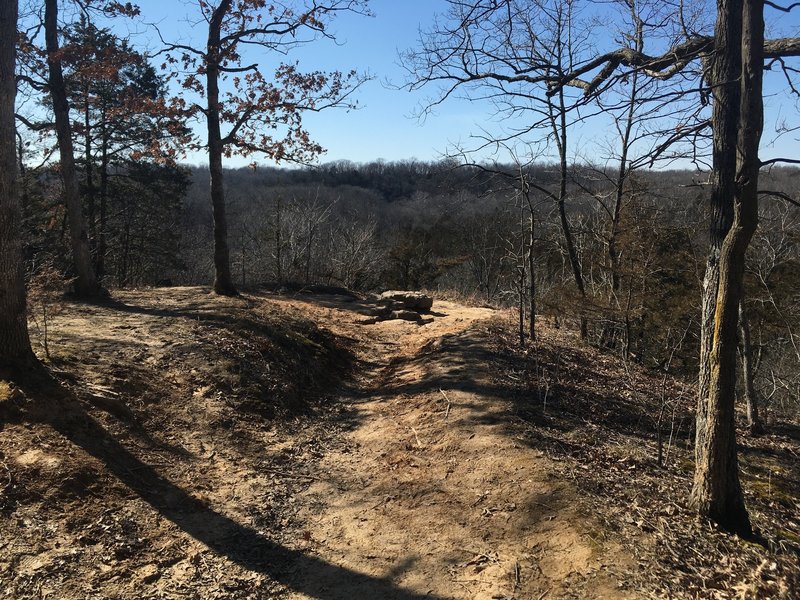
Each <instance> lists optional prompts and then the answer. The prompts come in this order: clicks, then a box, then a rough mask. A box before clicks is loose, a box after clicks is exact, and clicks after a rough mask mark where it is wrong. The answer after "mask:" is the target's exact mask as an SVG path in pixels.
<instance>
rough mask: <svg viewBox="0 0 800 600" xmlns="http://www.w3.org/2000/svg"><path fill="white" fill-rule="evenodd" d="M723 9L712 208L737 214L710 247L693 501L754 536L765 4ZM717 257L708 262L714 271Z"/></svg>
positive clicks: (720, 216)
mask: <svg viewBox="0 0 800 600" xmlns="http://www.w3.org/2000/svg"><path fill="white" fill-rule="evenodd" d="M717 6H718V16H717V31H716V42H715V51H714V57H713V59H712V60H713V61H714V71H713V73H714V79H713V81H712V82H713V83H714V84H715V88H716V90H715V95H714V102H715V105H714V114H713V118H714V119H715V121H714V160H715V163H714V167H715V172H716V179H715V182H714V184H715V187H714V190H713V192H712V202H713V203H715V204H713V205H712V211H713V212H714V219H715V225H716V224H720V225H722V226H724V225H725V224H726V223H727V221H728V219H729V218H730V215H731V214H732V217H733V218H732V221H731V225H730V227H729V229H728V231H727V232H726V234H725V235H724V239H723V240H722V244H721V246H720V247H719V249H718V250H717V249H716V248H712V254H711V258H715V257H716V258H717V259H718V262H717V264H716V271H717V273H716V274H714V273H712V274H711V276H710V277H709V274H707V276H706V283H713V281H714V279H716V298H715V301H714V308H713V328H711V323H709V322H705V320H704V323H703V336H704V339H703V340H702V342H703V350H704V352H705V353H704V354H703V355H702V356H701V360H702V362H703V363H704V364H703V368H702V370H701V380H700V386H701V387H700V392H701V396H700V398H699V403H698V422H697V446H696V456H697V465H696V469H695V476H694V485H693V487H692V494H691V498H690V504H691V505H692V506H693V507H694V508H695V509H696V510H697V511H698V512H699V513H700V514H701V515H702V516H706V517H708V518H710V519H712V520H713V521H715V522H716V523H718V524H719V525H720V526H722V527H723V528H725V529H727V530H730V531H733V532H736V533H740V534H742V535H749V534H751V533H752V528H751V525H750V520H749V517H748V514H747V510H746V509H745V505H744V498H743V495H742V489H741V484H740V482H739V465H738V459H737V451H736V422H735V403H736V350H737V346H738V335H737V330H738V325H739V304H740V301H741V297H742V280H743V276H744V260H745V253H746V251H747V247H748V245H749V244H750V240H751V239H752V236H753V234H754V233H755V230H756V227H757V226H758V173H759V169H760V167H761V164H760V160H759V158H758V147H759V143H760V141H761V131H762V129H763V98H762V78H763V65H764V16H763V11H764V5H763V0H719V1H718V4H717ZM717 119H719V120H718V121H717ZM723 147H724V148H727V149H731V148H732V149H735V152H733V153H731V154H727V155H721V154H720V153H719V149H720V148H723ZM732 160H733V161H734V162H733V165H731V161H732ZM717 161H719V162H717ZM731 168H733V173H731V172H730V170H731ZM723 191H724V192H725V193H724V194H722V192H723ZM714 241H717V240H714V239H713V232H712V242H714ZM717 252H718V254H717ZM715 255H716V256H715ZM711 258H710V259H709V266H710V267H711V268H712V269H713V266H714V265H713V262H712V260H711ZM704 291H705V293H706V295H707V297H704V307H703V308H704V319H705V317H706V316H707V315H706V311H708V314H709V315H710V314H711V311H710V306H709V304H710V302H711V297H710V292H711V291H713V286H708V287H707V288H706V289H705V290H704ZM707 328H708V329H710V331H708V330H707ZM709 333H710V339H709V338H708V335H709ZM703 394H705V396H704V395H703Z"/></svg>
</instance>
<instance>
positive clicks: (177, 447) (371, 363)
mask: <svg viewBox="0 0 800 600" xmlns="http://www.w3.org/2000/svg"><path fill="white" fill-rule="evenodd" d="M117 296H118V300H119V301H118V302H117V303H116V304H111V305H108V306H90V305H83V304H75V305H68V306H67V307H66V308H65V310H64V312H63V313H62V314H60V315H58V316H57V317H56V318H54V319H53V323H52V336H53V337H52V340H51V344H52V346H53V350H54V360H55V359H57V363H56V364H57V365H58V366H59V369H60V371H61V376H62V377H64V378H66V379H65V380H64V381H66V382H67V383H66V385H67V387H68V388H69V389H70V390H72V391H73V392H74V393H75V394H76V395H77V396H78V397H80V402H79V403H78V406H77V408H76V409H75V410H78V411H86V413H85V414H83V413H81V414H80V415H76V416H74V418H72V421H69V422H65V421H62V420H60V418H59V417H57V415H55V414H54V415H53V419H52V420H49V421H48V420H47V419H45V422H43V423H41V424H31V423H27V422H25V420H24V419H22V420H20V421H13V420H12V421H10V422H8V423H2V422H0V427H1V428H3V431H2V436H0V467H2V468H3V470H4V472H6V475H7V478H5V479H4V480H3V482H2V483H0V492H1V493H0V516H1V517H2V518H0V596H2V597H14V598H38V597H49V598H103V599H105V598H120V599H128V598H198V599H206V598H208V599H211V598H220V599H223V598H224V599H225V600H231V599H251V598H252V599H261V598H292V599H300V598H314V599H319V600H336V599H339V598H343V599H344V598H346V599H348V600H359V599H376V600H380V599H384V598H385V599H390V598H394V599H398V600H422V599H423V598H442V599H444V598H448V599H454V598H463V599H481V598H486V599H488V598H508V599H511V598H515V599H517V600H523V599H534V600H543V599H544V598H565V597H572V598H593V597H598V598H599V597H602V598H620V597H625V594H624V593H623V591H622V590H621V589H620V588H619V587H618V585H619V584H620V583H621V578H622V576H621V575H620V573H622V572H624V571H625V569H626V568H629V567H630V566H631V564H632V563H631V561H630V559H629V558H627V557H626V555H625V554H624V553H623V552H622V551H621V550H620V549H619V548H617V547H615V546H613V545H612V544H610V543H609V542H604V541H603V540H604V539H605V535H604V534H603V529H602V527H600V526H596V525H594V524H593V523H594V520H593V519H592V518H590V517H587V516H586V515H583V514H581V513H580V512H579V509H578V506H579V505H580V503H579V502H578V498H577V495H576V491H575V487H574V486H573V485H572V483H571V482H570V481H565V480H564V477H563V475H561V474H559V473H563V472H564V469H560V470H559V469H555V468H553V463H552V462H551V459H550V458H548V457H547V456H544V455H543V454H542V452H541V451H539V450H537V449H535V448H532V447H531V446H530V445H529V444H527V443H526V442H525V439H524V435H523V433H522V425H521V424H520V423H519V422H518V420H517V419H516V418H515V416H514V412H513V411H514V409H513V396H512V394H513V393H515V392H514V390H513V386H507V385H506V384H504V383H503V382H502V381H500V378H499V377H497V376H496V375H497V373H498V372H499V370H500V369H499V368H496V366H497V365H498V364H499V363H498V356H497V355H495V354H493V352H492V350H491V348H492V347H493V344H494V334H493V333H491V332H490V331H489V328H490V327H492V326H491V325H490V324H489V321H488V319H490V318H491V317H493V316H494V315H495V313H494V312H493V311H491V310H487V309H481V308H468V307H464V306H460V305H457V304H453V303H449V302H443V301H437V302H436V303H435V304H434V307H433V318H434V320H433V322H431V323H428V324H425V325H417V324H416V323H410V322H406V321H385V322H380V323H377V324H373V325H365V324H363V323H362V321H363V320H364V319H365V318H364V316H363V315H362V314H361V312H362V311H363V309H364V308H365V306H364V305H361V304H359V303H358V302H355V301H352V299H350V301H346V300H347V299H345V298H341V297H335V296H321V295H308V296H304V295H297V296H291V297H290V296H279V295H273V294H250V295H247V296H246V297H245V298H239V299H230V298H218V297H214V296H211V295H209V294H208V293H207V290H203V289H199V288H173V289H169V290H142V291H127V292H124V293H123V292H119V293H118V294H117ZM309 319H310V320H311V321H313V322H315V323H318V324H319V325H320V326H322V327H324V328H327V329H329V330H331V331H332V332H333V333H335V334H337V336H339V337H338V339H335V338H332V337H331V336H329V335H328V334H326V333H324V332H321V331H319V330H317V329H316V328H315V327H314V326H313V325H312V324H309ZM304 323H305V325H304ZM315 331H316V333H315ZM265 336H266V337H265ZM320 336H326V337H324V339H323V338H321V337H320ZM315 340H316V341H315ZM325 340H328V341H325ZM331 341H333V345H331V344H329V343H328V342H331ZM323 342H324V343H323ZM348 347H352V348H353V349H355V350H356V352H357V353H358V356H357V357H356V358H357V361H356V364H357V369H356V373H355V375H354V377H353V378H352V379H351V380H349V383H347V384H345V385H344V387H343V388H342V389H341V390H340V392H339V398H338V399H337V398H333V399H331V400H329V401H326V399H325V398H322V399H321V402H322V406H326V407H327V408H325V409H324V410H322V411H321V416H320V415H319V414H318V415H317V416H314V415H313V414H312V415H310V416H306V417H298V418H292V419H289V420H287V419H277V418H276V419H272V418H270V417H268V416H267V417H265V416H263V415H251V414H250V413H248V412H247V411H246V410H243V408H242V406H243V405H241V404H239V402H240V399H241V398H244V397H246V396H247V395H248V394H249V393H250V392H249V391H248V390H250V389H251V388H250V387H248V386H250V385H251V384H253V385H254V384H255V383H258V384H259V385H260V386H261V387H257V388H253V389H256V390H259V389H260V390H262V392H263V391H264V390H265V388H264V386H265V385H269V384H270V381H272V380H273V379H274V380H275V381H281V382H283V384H282V385H283V386H284V387H285V388H287V389H288V388H293V389H294V388H296V389H297V390H301V391H302V390H306V391H307V390H308V384H309V382H311V383H313V382H314V381H315V380H316V379H319V378H318V377H317V375H316V373H318V372H323V373H325V372H327V371H330V370H332V369H335V368H336V365H337V364H338V363H337V361H336V358H337V357H335V356H331V352H334V353H335V352H339V351H341V352H342V353H346V351H347V350H346V349H347V348H348ZM331 348H335V350H331ZM315 353H316V354H315ZM293 357H294V358H293ZM300 358H303V360H304V361H305V362H292V361H293V360H295V359H298V360H299V359H300ZM323 362H324V363H325V365H324V369H322V370H319V369H318V368H317V367H318V366H319V365H320V364H321V363H323ZM287 365H289V366H287ZM281 369H283V371H281ZM286 369H293V371H291V372H287V371H286ZM263 373H268V374H269V373H271V374H272V375H270V376H269V377H267V378H266V379H264V378H261V379H253V378H258V377H259V376H260V375H263ZM244 375H247V377H245V378H243V377H244ZM259 382H260V383H259ZM506 383H507V382H506ZM285 391H286V390H283V392H285ZM274 392H275V393H274V398H273V397H272V396H270V395H269V394H272V391H269V390H268V394H267V400H269V399H270V398H273V399H278V398H282V397H284V396H286V394H283V395H281V392H282V391H281V390H274ZM8 395H9V392H8V389H6V390H5V392H3V390H2V389H0V401H3V400H4V399H6V396H8ZM9 397H10V396H9ZM103 397H105V398H106V400H103V402H101V403H99V404H98V401H99V400H102V398H103ZM286 397H287V398H289V399H291V398H290V395H289V396H286ZM15 402H16V401H15ZM18 402H22V404H21V406H24V405H25V401H24V400H23V401H18ZM109 403H110V404H109ZM114 407H117V408H119V409H121V410H119V411H117V410H114ZM122 409H124V410H122ZM109 412H110V413H113V414H109ZM48 414H49V413H48ZM70 423H74V424H73V425H70ZM137 423H138V425H137Z"/></svg>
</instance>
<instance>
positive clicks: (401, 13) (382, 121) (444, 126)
mask: <svg viewBox="0 0 800 600" xmlns="http://www.w3.org/2000/svg"><path fill="white" fill-rule="evenodd" d="M138 4H139V6H140V7H141V9H142V17H143V19H144V20H146V21H150V22H156V23H158V25H159V28H160V29H161V30H162V33H163V35H164V36H165V37H167V36H176V37H183V38H184V39H190V34H191V32H193V31H194V32H197V34H198V35H199V36H202V33H203V32H202V27H199V26H198V27H195V28H193V27H191V25H190V24H188V23H187V22H186V21H185V20H184V19H185V16H186V15H187V14H192V10H193V9H195V6H192V2H187V3H185V4H184V3H183V2H181V1H180V0H170V1H164V0H160V1H159V0H140V1H139V2H138ZM445 4H446V3H445V2H443V1H441V0H374V1H373V2H372V10H373V12H374V13H375V14H374V16H373V17H364V16H360V15H352V14H348V15H340V16H339V17H338V18H337V20H336V21H335V22H334V24H333V26H332V30H333V31H334V32H335V33H336V35H337V38H338V45H337V44H334V43H331V42H330V41H329V40H320V41H318V42H314V43H313V44H310V45H308V46H306V47H304V48H301V49H299V50H297V51H295V52H293V53H292V55H291V58H294V59H297V60H298V61H299V62H300V66H301V68H302V69H304V70H309V71H310V70H314V69H324V70H335V69H339V70H349V69H351V68H354V69H357V70H358V71H360V72H368V73H370V75H372V77H373V79H372V80H371V81H368V82H367V83H365V84H364V85H363V87H362V88H361V89H360V90H359V91H358V93H357V95H356V99H357V100H358V104H359V108H358V109H357V110H353V111H344V110H333V111H329V112H323V113H319V114H308V115H306V116H305V117H304V122H305V123H306V126H307V128H308V130H309V132H310V133H311V135H312V138H313V139H314V140H316V141H318V142H319V143H320V144H322V146H323V147H324V148H326V149H327V152H326V154H324V155H323V156H322V157H321V161H323V162H326V161H332V160H351V161H354V162H368V161H371V160H375V159H378V158H382V159H385V160H401V159H408V158H417V159H420V160H430V159H436V158H439V157H440V156H441V153H443V152H444V151H445V150H446V149H447V147H448V145H449V143H450V142H458V140H459V139H460V138H461V137H463V136H464V135H466V134H468V132H469V130H470V128H471V126H472V125H473V124H474V123H475V122H479V121H480V120H481V119H483V118H485V117H486V114H487V113H486V110H485V109H486V108H487V107H483V108H481V107H478V106H475V103H471V102H467V101H455V102H452V103H449V104H448V105H447V107H446V109H445V110H443V111H439V114H435V115H431V116H429V117H427V118H426V120H425V122H424V123H422V122H420V121H419V120H418V119H416V118H414V117H413V114H414V112H415V110H416V108H417V106H418V104H419V103H420V102H421V101H422V100H423V99H424V97H425V96H426V95H427V93H410V92H408V91H404V90H398V89H395V86H397V85H400V84H402V82H403V73H402V70H401V69H400V67H399V66H398V64H397V62H398V51H399V50H405V49H407V48H410V47H413V46H414V45H415V43H416V40H417V33H418V30H419V28H420V27H427V26H428V24H430V23H431V22H432V20H433V17H434V14H435V13H436V12H437V11H441V10H443V9H444V8H445ZM145 37H150V36H149V35H148V34H145ZM173 39H174V38H173ZM153 45H154V43H153ZM255 159H256V160H257V162H262V163H266V162H268V161H266V160H265V159H263V158H258V157H255ZM188 160H189V161H190V162H204V161H203V159H202V157H201V156H190V157H189V158H188ZM252 160H253V159H247V160H245V159H235V158H234V159H229V160H228V161H227V164H228V165H241V164H247V163H249V162H251V161H252Z"/></svg>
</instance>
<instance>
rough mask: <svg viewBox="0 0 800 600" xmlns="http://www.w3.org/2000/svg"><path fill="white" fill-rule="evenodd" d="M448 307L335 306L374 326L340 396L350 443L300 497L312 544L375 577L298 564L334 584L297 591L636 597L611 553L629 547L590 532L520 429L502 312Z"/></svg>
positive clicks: (355, 329) (350, 328)
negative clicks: (354, 310)
mask: <svg viewBox="0 0 800 600" xmlns="http://www.w3.org/2000/svg"><path fill="white" fill-rule="evenodd" d="M435 309H436V310H437V311H438V315H439V316H438V317H437V318H435V319H434V321H433V323H430V324H427V325H424V326H417V325H414V324H409V323H403V322H395V321H390V322H384V323H377V324H374V325H369V326H368V327H363V326H360V325H359V324H358V321H357V319H356V320H353V319H350V323H349V325H348V317H347V313H343V312H340V313H338V314H335V313H331V314H327V315H326V316H327V317H328V319H329V320H328V321H327V322H336V323H338V324H339V327H343V330H342V331H340V333H342V334H346V335H350V336H354V337H358V338H359V339H361V340H362V342H363V344H364V347H365V350H364V351H363V354H362V356H361V359H362V361H364V363H365V364H364V366H365V369H364V370H362V371H361V374H360V377H359V378H358V379H357V381H358V384H357V385H356V386H354V389H352V390H348V393H347V394H346V395H345V396H344V397H343V398H342V399H341V401H342V402H343V403H345V405H346V406H347V407H348V410H347V411H346V412H347V413H348V415H349V419H350V423H351V429H350V431H349V432H348V433H347V434H346V439H347V443H346V444H345V449H344V450H343V451H335V452H332V453H330V454H328V455H326V456H325V457H323V458H322V460H321V462H320V465H319V470H318V473H319V475H318V478H317V479H316V480H315V481H314V482H312V483H311V485H310V486H309V488H308V489H307V490H306V491H305V492H304V493H303V494H302V497H301V498H300V499H299V502H300V503H301V505H302V507H303V508H302V509H301V511H300V515H301V518H302V520H303V521H304V523H305V525H304V527H305V529H304V532H303V537H304V540H305V550H306V551H307V552H308V553H311V554H313V555H315V556H319V557H320V558H322V559H323V560H324V561H325V562H327V563H329V564H333V565H337V566H339V567H342V568H344V569H347V570H348V571H353V572H357V573H361V574H362V575H365V576H367V577H369V578H371V579H366V580H357V579H351V580H348V579H340V578H335V577H330V573H318V572H315V571H314V570H308V569H304V568H302V567H299V568H298V569H297V573H296V577H295V579H293V581H298V582H299V581H304V582H309V581H312V582H316V585H317V586H318V587H319V589H320V590H324V592H320V593H321V595H319V596H315V595H313V594H309V593H307V592H303V591H302V590H298V589H297V588H294V586H293V585H291V584H290V587H293V588H294V591H293V592H291V593H290V597H291V598H298V599H299V598H317V597H319V598H330V599H334V598H362V597H363V598H372V597H374V598H382V597H387V598H392V597H402V596H392V595H388V596H382V595H381V593H380V592H379V591H378V590H376V589H375V588H374V587H373V585H374V582H375V581H382V582H388V583H390V584H391V585H393V586H396V587H397V588H398V589H402V590H404V593H405V591H407V592H409V593H413V594H419V595H421V596H424V597H429V598H430V597H437V598H465V599H466V598H476V599H479V598H486V599H489V598H528V597H531V598H538V597H541V595H542V594H543V593H550V594H551V595H552V596H553V597H558V596H559V594H560V593H562V592H566V591H567V590H569V593H570V594H572V593H578V594H580V596H581V597H589V598H591V597H608V593H609V590H613V591H612V594H614V595H615V597H625V594H624V593H623V592H621V591H620V590H619V586H618V581H619V577H620V576H619V574H617V573H613V572H612V569H610V568H609V567H608V566H607V563H608V562H609V560H608V558H609V556H610V554H612V553H618V552H619V550H618V549H617V548H615V547H611V546H609V547H601V546H600V545H599V544H597V543H594V542H592V541H591V539H590V537H589V536H588V535H587V534H586V532H585V530H584V524H588V522H587V520H586V518H585V517H584V516H583V515H579V514H578V512H577V509H576V506H577V504H578V502H577V501H576V498H575V491H574V489H573V488H572V486H570V485H568V484H567V483H565V482H563V481H560V480H559V479H558V478H554V477H553V476H552V473H553V472H554V470H553V469H552V468H550V465H549V462H548V459H547V458H546V457H544V456H543V455H542V453H541V452H540V451H537V450H535V449H532V448H530V447H528V446H527V445H526V444H524V443H521V441H520V433H521V432H520V430H519V428H518V427H516V426H515V425H514V423H513V418H512V417H513V416H512V409H513V402H512V398H511V396H512V395H513V394H514V393H515V392H514V391H513V390H512V389H511V388H510V387H508V386H507V385H505V384H504V383H502V382H501V381H500V380H499V379H498V378H496V377H494V374H495V373H496V372H497V368H498V364H497V361H499V360H500V357H499V356H498V354H497V353H496V352H495V351H494V350H493V346H495V345H496V344H495V343H494V342H493V339H494V335H493V333H492V330H493V328H494V327H495V326H494V325H493V324H492V323H491V321H490V319H491V318H492V317H495V314H494V313H493V312H492V311H490V310H487V309H477V308H467V307H462V306H459V305H456V304H453V303H444V302H439V303H437V305H436V307H435ZM619 558H620V557H617V558H616V559H615V562H616V563H617V564H623V563H625V562H626V561H624V560H617V559H619Z"/></svg>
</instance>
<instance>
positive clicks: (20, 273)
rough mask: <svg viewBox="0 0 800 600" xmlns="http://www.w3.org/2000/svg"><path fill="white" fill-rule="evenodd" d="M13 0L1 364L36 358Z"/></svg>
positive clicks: (3, 160)
mask: <svg viewBox="0 0 800 600" xmlns="http://www.w3.org/2000/svg"><path fill="white" fill-rule="evenodd" d="M17 11H18V6H17V0H0V367H7V366H13V365H15V364H19V363H25V362H30V361H32V360H34V358H33V351H32V350H31V343H30V339H29V338H28V322H27V312H26V309H25V278H24V267H23V261H22V240H21V229H22V223H21V221H22V218H21V210H20V190H19V182H18V169H17V154H16V148H17V144H16V137H15V135H16V134H15V132H16V129H15V123H14V103H15V98H16V94H17V86H16V79H15V64H16V40H17Z"/></svg>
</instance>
